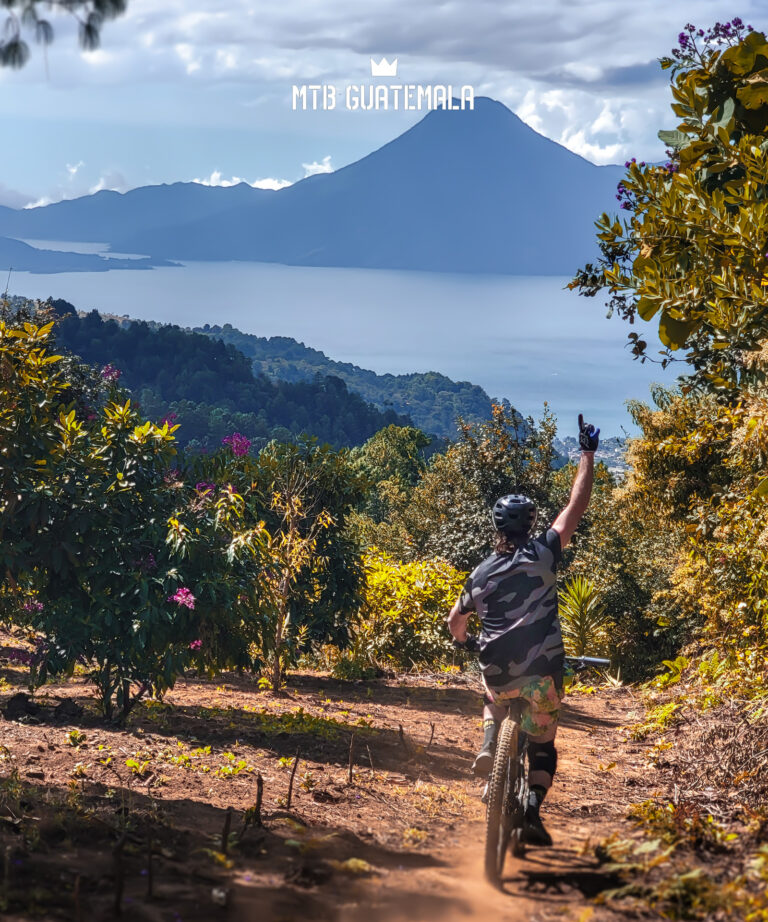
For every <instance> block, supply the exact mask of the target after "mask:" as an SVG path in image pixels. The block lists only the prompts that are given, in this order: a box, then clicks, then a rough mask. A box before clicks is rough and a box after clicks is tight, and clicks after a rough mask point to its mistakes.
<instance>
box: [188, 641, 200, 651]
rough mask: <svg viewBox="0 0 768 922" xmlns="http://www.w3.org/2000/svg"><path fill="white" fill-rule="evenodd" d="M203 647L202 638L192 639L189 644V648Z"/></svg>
mask: <svg viewBox="0 0 768 922" xmlns="http://www.w3.org/2000/svg"><path fill="white" fill-rule="evenodd" d="M202 648H203V642H202V640H193V641H192V643H191V644H190V645H189V649H190V650H201V649H202Z"/></svg>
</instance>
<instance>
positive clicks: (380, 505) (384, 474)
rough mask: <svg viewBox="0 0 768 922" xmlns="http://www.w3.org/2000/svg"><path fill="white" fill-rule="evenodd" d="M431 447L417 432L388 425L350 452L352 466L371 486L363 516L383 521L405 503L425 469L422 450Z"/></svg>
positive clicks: (423, 434)
mask: <svg viewBox="0 0 768 922" xmlns="http://www.w3.org/2000/svg"><path fill="white" fill-rule="evenodd" d="M431 443H432V439H430V437H429V436H428V435H427V434H426V433H425V432H422V431H421V429H415V428H414V427H413V426H396V425H390V426H385V427H384V428H383V429H380V430H379V431H378V432H377V433H376V434H375V435H374V436H372V437H371V438H370V439H368V441H367V442H366V443H365V445H363V446H362V447H361V448H359V449H355V450H354V451H353V452H352V459H353V462H354V464H355V466H356V467H357V468H358V469H359V470H361V471H362V472H363V474H364V475H365V476H366V478H367V479H368V481H369V483H370V485H371V489H370V491H369V494H368V500H367V502H366V506H365V512H366V514H367V515H368V516H370V517H371V519H373V521H374V522H382V521H384V520H386V519H387V518H389V517H390V515H391V514H392V512H393V510H395V509H401V508H402V507H403V505H404V504H405V503H407V501H408V499H409V498H410V495H411V493H412V492H413V489H414V487H415V486H416V485H417V484H418V482H419V481H420V480H421V478H422V476H423V474H424V471H425V470H426V468H427V461H426V456H425V449H426V448H427V447H428V446H429V445H431Z"/></svg>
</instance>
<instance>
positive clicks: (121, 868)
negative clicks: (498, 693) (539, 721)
mask: <svg viewBox="0 0 768 922" xmlns="http://www.w3.org/2000/svg"><path fill="white" fill-rule="evenodd" d="M0 655H1V651H0ZM0 674H1V675H3V676H4V678H5V686H4V690H3V692H2V696H1V697H0V706H2V707H3V709H4V712H7V714H8V716H7V717H6V719H5V720H3V721H2V724H1V726H2V740H1V742H2V747H0V859H2V862H3V864H2V868H0V871H1V872H2V873H1V874H0V911H2V910H3V909H4V910H5V913H6V915H5V918H8V919H11V920H31V919H42V920H61V919H67V920H75V922H101V920H106V919H114V918H118V917H119V916H118V915H117V912H118V906H119V908H120V911H121V912H122V917H123V918H126V919H130V920H131V922H141V920H155V922H196V920H218V919H222V920H225V919H226V920H237V922H240V920H243V922H245V920H255V919H258V920H260V922H288V920H294V919H295V920H299V919H301V920H318V922H326V920H327V922H379V920H382V922H383V920H387V922H400V920H402V922H406V920H407V922H411V920H412V922H423V920H428V919H439V920H441V922H453V920H459V919H461V920H465V919H473V918H478V919H483V920H487V919H494V920H513V919H515V920H517V919H521V920H531V922H534V920H535V922H546V920H550V919H559V920H574V922H576V920H578V922H586V920H587V919H590V920H593V922H599V920H603V919H606V920H607V919H616V918H619V917H618V916H616V915H613V914H611V912H610V911H609V910H608V909H606V908H604V907H600V906H597V907H595V906H593V904H592V902H591V897H593V896H595V895H596V894H597V893H599V892H600V891H601V890H604V889H605V888H607V887H610V886H612V885H613V882H612V881H611V879H610V877H609V876H608V875H606V874H605V873H603V872H602V871H601V869H600V867H599V865H598V862H597V860H596V859H595V858H594V853H593V850H592V847H591V846H593V845H594V844H595V843H596V842H597V841H599V840H600V839H603V838H605V837H606V836H609V835H610V834H612V833H613V832H620V833H621V834H622V835H628V834H630V833H631V825H630V824H629V823H628V821H627V820H626V819H625V815H626V809H627V806H628V804H630V803H632V802H634V801H638V800H642V799H644V798H645V797H647V796H648V794H649V791H650V789H651V787H652V785H653V777H652V774H651V771H650V769H649V768H648V767H647V762H646V760H645V759H644V746H643V744H642V743H638V742H631V741H629V740H628V739H627V734H626V733H624V732H622V729H621V728H622V727H623V726H626V725H627V724H628V723H631V722H632V720H633V719H634V718H635V717H638V718H639V717H640V716H641V712H642V707H641V705H640V703H639V702H637V701H636V700H635V699H634V697H633V695H632V693H631V692H630V691H628V690H624V689H619V690H611V689H607V690H600V691H599V692H598V693H597V694H594V695H574V696H569V698H568V699H567V707H566V710H565V715H564V719H563V724H562V729H561V731H560V735H559V737H558V746H559V750H560V768H559V771H558V776H557V780H556V785H555V788H554V789H553V792H552V794H551V797H550V799H548V801H547V803H546V805H545V811H546V819H547V822H548V825H549V827H550V828H551V831H552V834H553V836H554V838H555V847H554V848H552V849H546V850H538V851H529V855H528V856H527V857H526V859H525V860H522V861H515V860H513V859H511V858H510V859H509V863H508V868H507V878H506V880H505V884H504V891H503V892H501V893H500V892H498V891H494V890H493V889H491V888H490V887H489V886H488V885H487V884H486V883H485V882H484V881H483V879H482V873H481V851H482V841H483V832H484V830H483V812H484V811H483V807H482V805H481V803H480V800H479V798H480V793H481V787H480V784H479V783H478V782H477V781H476V780H475V779H474V778H472V777H471V775H470V772H469V767H470V765H471V761H472V758H473V755H474V751H475V749H476V747H477V745H478V743H479V741H480V736H481V731H480V720H479V717H480V695H479V692H478V685H477V683H476V680H475V679H474V678H472V677H471V676H431V677H430V676H421V677H415V676H403V677H399V678H397V679H387V680H383V679H382V680H376V681H372V682H368V683H347V682H339V681H336V680H333V679H331V678H329V677H327V676H323V675H319V674H316V673H302V674H298V675H296V674H294V675H291V677H290V680H289V686H288V689H287V692H286V694H285V696H284V697H279V698H275V697H272V696H271V694H270V693H268V692H260V691H258V688H257V687H256V685H255V683H254V681H253V679H252V678H250V677H248V678H246V677H238V676H231V675H228V676H224V677H222V678H219V679H218V680H217V681H213V682H209V681H205V680H197V679H192V678H189V679H186V680H184V681H180V682H179V683H178V684H177V685H176V688H175V689H174V690H173V692H171V693H169V694H168V695H167V696H166V698H165V700H164V702H163V703H158V702H147V703H145V704H143V705H141V706H140V707H139V708H137V711H136V713H135V714H134V715H132V716H131V718H130V719H129V721H128V724H127V726H125V727H123V728H120V727H116V726H114V725H110V724H109V723H107V722H106V721H105V720H104V719H103V717H101V716H100V715H99V713H98V711H97V709H96V706H95V702H94V699H93V698H92V696H91V690H90V688H89V687H88V686H86V685H85V684H84V682H83V680H82V679H74V680H72V681H71V682H69V683H67V684H66V685H62V686H54V685H47V686H45V687H44V688H43V689H41V690H40V691H39V692H38V693H37V694H36V695H35V696H34V699H33V701H34V702H35V703H36V705H37V709H35V708H34V707H31V708H30V707H29V706H28V705H27V704H26V703H25V702H24V701H23V700H21V699H17V700H16V705H17V708H18V710H17V711H14V710H13V706H12V707H11V710H10V711H8V710H7V708H8V702H9V701H10V699H11V697H12V695H14V694H15V693H17V692H18V691H19V690H20V689H22V688H23V673H22V671H21V670H17V669H15V668H13V667H11V666H8V667H6V668H4V669H0ZM62 702H64V704H62ZM25 711H34V713H24V712H25ZM73 731H75V732H73ZM83 735H84V736H83ZM353 735H354V741H353V743H352V755H353V768H352V780H351V783H350V776H349V754H350V741H351V740H352V737H353ZM297 754H298V758H299V762H298V766H297V770H296V773H295V779H294V786H293V794H292V802H291V804H290V809H288V804H287V797H288V788H289V782H290V775H291V769H292V767H293V764H294V760H295V758H296V756H297ZM259 775H260V776H261V778H262V779H263V805H262V820H263V825H258V824H257V823H256V822H250V823H248V820H249V819H253V811H251V813H247V812H246V811H248V810H249V808H253V807H254V805H255V803H256V800H257V792H258V786H259V781H258V778H259ZM226 830H228V831H229V835H228V837H227V842H226V844H224V842H223V839H224V833H225V831H226ZM350 859H358V860H357V861H352V862H350Z"/></svg>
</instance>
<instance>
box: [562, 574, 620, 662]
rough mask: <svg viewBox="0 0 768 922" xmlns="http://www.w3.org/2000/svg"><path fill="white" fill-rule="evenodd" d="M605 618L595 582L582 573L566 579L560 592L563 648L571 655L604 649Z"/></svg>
mask: <svg viewBox="0 0 768 922" xmlns="http://www.w3.org/2000/svg"><path fill="white" fill-rule="evenodd" d="M608 622H609V619H608V614H607V612H606V609H605V605H604V604H603V602H602V601H601V599H600V590H599V589H598V588H597V586H596V585H595V584H594V583H593V582H592V581H591V580H589V579H586V578H585V577H583V576H575V577H573V578H572V579H570V580H568V582H567V583H566V584H565V587H564V588H563V590H562V591H561V592H560V627H561V628H562V632H563V643H564V644H565V649H566V652H567V653H568V654H569V655H571V656H589V655H593V656H594V655H595V654H599V653H602V652H604V650H605V646H606V641H607V637H606V632H605V629H606V627H607V626H608Z"/></svg>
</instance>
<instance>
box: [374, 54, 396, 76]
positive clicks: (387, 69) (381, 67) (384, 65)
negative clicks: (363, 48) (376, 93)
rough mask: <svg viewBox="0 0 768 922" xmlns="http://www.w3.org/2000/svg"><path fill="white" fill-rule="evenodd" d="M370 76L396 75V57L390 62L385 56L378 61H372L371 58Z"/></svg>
mask: <svg viewBox="0 0 768 922" xmlns="http://www.w3.org/2000/svg"><path fill="white" fill-rule="evenodd" d="M371 76H372V77H396V76H397V58H395V59H394V60H393V61H392V63H391V64H390V63H389V61H388V60H387V59H386V58H382V59H381V60H380V61H374V60H373V58H371Z"/></svg>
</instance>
